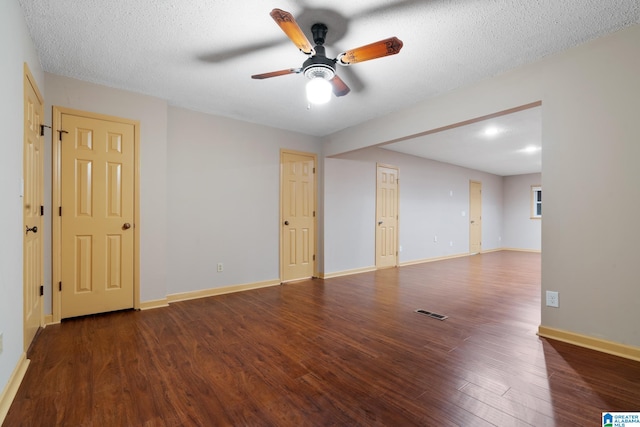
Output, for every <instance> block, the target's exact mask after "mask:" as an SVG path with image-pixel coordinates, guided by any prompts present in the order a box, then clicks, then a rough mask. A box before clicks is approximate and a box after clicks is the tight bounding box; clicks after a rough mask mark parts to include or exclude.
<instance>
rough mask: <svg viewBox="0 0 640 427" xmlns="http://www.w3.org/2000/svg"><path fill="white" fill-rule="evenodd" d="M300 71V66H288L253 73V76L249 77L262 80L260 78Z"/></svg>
mask: <svg viewBox="0 0 640 427" xmlns="http://www.w3.org/2000/svg"><path fill="white" fill-rule="evenodd" d="M300 71H301V70H300V68H288V69H286V70H280V71H272V72H270V73H263V74H254V75H253V76H251V78H252V79H258V80H262V79H268V78H271V77H278V76H285V75H287V74H298V73H299V72H300Z"/></svg>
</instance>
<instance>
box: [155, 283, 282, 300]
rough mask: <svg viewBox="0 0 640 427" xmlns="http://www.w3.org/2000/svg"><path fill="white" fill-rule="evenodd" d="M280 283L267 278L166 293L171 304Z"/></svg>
mask: <svg viewBox="0 0 640 427" xmlns="http://www.w3.org/2000/svg"><path fill="white" fill-rule="evenodd" d="M280 283H281V282H280V280H267V281H265V282H256V283H247V284H243V285H233V286H224V287H221V288H210V289H202V290H199V291H191V292H182V293H178V294H170V295H167V301H168V302H169V304H171V303H172V302H178V301H187V300H191V299H197V298H206V297H212V296H215V295H223V294H230V293H233V292H239V291H248V290H251V289H260V288H267V287H269V286H276V285H279V284H280Z"/></svg>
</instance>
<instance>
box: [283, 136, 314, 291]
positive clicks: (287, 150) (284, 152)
mask: <svg viewBox="0 0 640 427" xmlns="http://www.w3.org/2000/svg"><path fill="white" fill-rule="evenodd" d="M284 154H294V155H298V156H308V157H313V168H314V170H315V171H316V173H314V174H313V210H314V211H315V213H316V215H315V216H314V217H313V243H314V248H313V251H314V252H313V253H314V254H315V255H317V254H318V253H319V251H318V173H317V171H318V155H317V154H316V153H308V152H305V151H297V150H290V149H287V148H281V149H280V183H279V186H280V190H279V191H280V199H279V201H278V207H279V209H278V210H279V214H278V216H279V222H278V249H279V250H278V254H279V256H280V262H279V264H280V282H281V283H283V282H282V278H283V277H284V253H283V251H284V244H283V241H282V235H283V232H282V230H283V228H282V224H283V222H284V215H283V206H282V201H283V196H282V193H283V182H282V177H283V169H282V166H283V157H284ZM312 277H318V257H317V256H316V257H315V259H313V272H312Z"/></svg>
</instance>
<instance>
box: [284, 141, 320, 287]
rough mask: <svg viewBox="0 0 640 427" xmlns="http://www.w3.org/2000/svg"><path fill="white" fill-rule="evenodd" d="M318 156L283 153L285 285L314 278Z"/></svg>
mask: <svg viewBox="0 0 640 427" xmlns="http://www.w3.org/2000/svg"><path fill="white" fill-rule="evenodd" d="M315 164H316V157H315V155H313V154H307V153H297V152H289V151H282V152H281V153H280V170H281V177H280V194H281V196H280V200H281V208H280V218H281V237H280V242H281V244H280V260H281V280H282V281H283V282H286V281H291V280H298V279H304V278H308V277H312V276H313V275H314V272H315V247H316V236H315V234H316V231H315V226H316V218H315V216H316V180H315V176H316V175H315Z"/></svg>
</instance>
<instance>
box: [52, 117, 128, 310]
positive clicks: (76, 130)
mask: <svg viewBox="0 0 640 427" xmlns="http://www.w3.org/2000/svg"><path fill="white" fill-rule="evenodd" d="M60 130H61V131H62V133H60V136H61V138H60V142H59V151H60V155H59V158H60V196H59V197H60V201H61V205H60V209H61V210H60V212H59V214H61V215H60V236H61V237H60V240H61V242H60V249H61V251H60V278H61V288H62V290H61V317H62V318H67V317H74V316H81V315H86V314H94V313H102V312H107V311H114V310H121V309H126V308H133V307H134V265H135V261H134V243H135V240H134V239H135V233H134V227H135V223H134V218H135V217H134V207H135V199H134V198H135V194H134V189H135V185H134V180H135V148H134V140H135V135H136V132H135V124H134V123H133V122H129V121H125V120H124V119H123V121H122V122H120V121H118V120H117V119H115V118H114V119H112V118H106V116H97V115H91V114H90V113H87V114H86V115H85V114H83V113H82V112H74V113H71V112H61V113H60Z"/></svg>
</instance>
